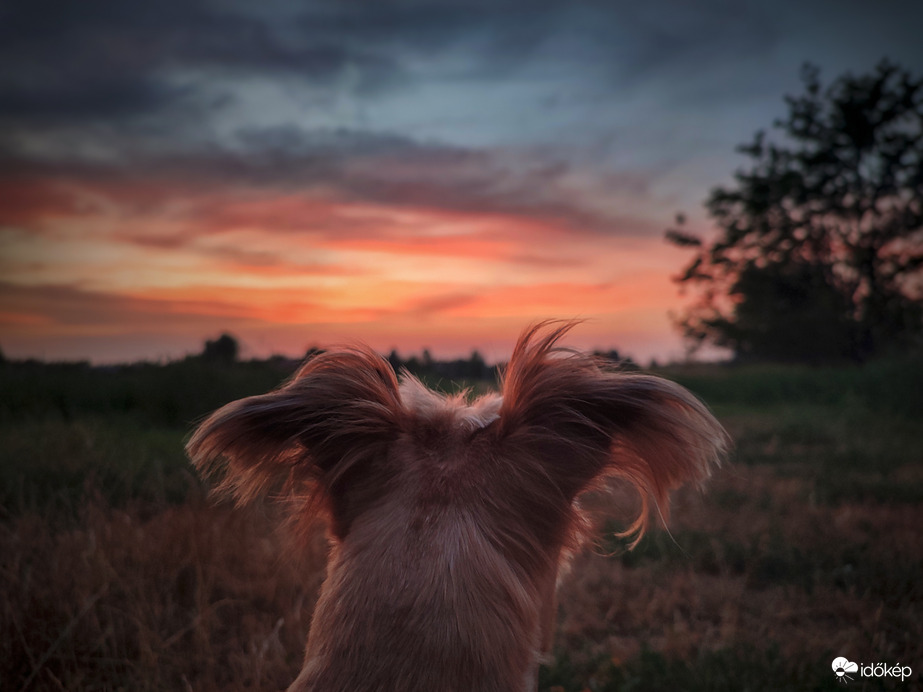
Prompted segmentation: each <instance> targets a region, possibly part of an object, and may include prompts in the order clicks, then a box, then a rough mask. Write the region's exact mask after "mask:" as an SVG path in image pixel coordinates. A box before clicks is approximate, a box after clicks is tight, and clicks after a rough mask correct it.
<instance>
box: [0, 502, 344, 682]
mask: <svg viewBox="0 0 923 692" xmlns="http://www.w3.org/2000/svg"><path fill="white" fill-rule="evenodd" d="M275 524H276V521H275V519H274V518H272V517H270V516H267V515H266V514H265V513H263V512H260V511H253V510H251V511H237V510H232V509H231V508H229V507H214V506H211V505H209V504H206V503H203V502H195V501H192V502H189V503H187V504H185V505H182V506H178V507H170V508H167V509H165V510H164V511H162V512H160V513H158V514H157V515H156V516H153V517H150V518H147V519H144V518H142V516H139V513H138V512H133V511H131V510H112V509H109V508H106V507H104V506H99V505H98V504H97V503H96V502H91V503H89V504H88V505H87V506H86V507H85V508H84V512H83V516H82V517H81V521H80V523H79V526H78V527H75V528H70V529H67V530H62V531H57V532H56V531H54V530H52V529H50V528H49V527H48V526H47V525H46V524H45V523H43V520H42V518H41V517H39V516H35V515H25V516H22V517H19V518H18V519H16V520H15V521H14V522H12V523H10V524H7V525H5V526H3V527H2V534H0V555H2V556H3V557H2V558H0V561H2V562H0V565H2V573H0V574H2V577H0V578H2V581H3V584H4V590H3V598H2V604H0V606H2V611H0V612H2V617H0V621H2V627H3V635H2V641H3V650H2V651H0V660H2V661H3V663H2V664H0V665H2V669H0V680H2V681H3V684H2V685H0V688H2V689H4V690H6V689H13V690H15V689H21V690H25V689H34V690H39V689H47V690H53V689H57V690H81V689H82V690H90V689H106V690H117V689H125V690H182V689H193V690H264V689H279V688H284V687H285V686H286V685H287V684H288V683H289V682H290V681H291V680H292V679H293V678H294V676H295V674H296V673H297V671H298V669H299V667H300V663H301V651H302V649H303V645H304V638H305V636H306V633H307V630H308V625H309V623H310V616H311V610H312V608H313V603H314V600H315V598H316V593H317V589H318V587H319V585H320V582H321V579H322V577H323V565H324V555H325V549H326V547H325V544H324V541H323V536H322V535H321V534H320V533H318V534H317V536H316V539H314V540H311V541H310V542H309V544H308V545H306V546H302V549H299V550H295V549H294V548H293V545H292V539H291V537H289V536H287V535H285V534H284V533H281V532H279V531H278V530H276V529H274V528H273V527H274V526H275ZM283 556H285V557H283Z"/></svg>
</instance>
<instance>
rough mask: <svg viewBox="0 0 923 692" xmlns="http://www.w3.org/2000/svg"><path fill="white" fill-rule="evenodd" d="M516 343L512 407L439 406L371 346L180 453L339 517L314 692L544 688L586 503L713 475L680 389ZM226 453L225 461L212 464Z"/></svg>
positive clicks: (485, 402) (243, 491)
mask: <svg viewBox="0 0 923 692" xmlns="http://www.w3.org/2000/svg"><path fill="white" fill-rule="evenodd" d="M572 326H573V325H572V323H561V324H553V323H542V324H540V325H537V326H534V327H532V328H530V329H528V330H527V331H526V332H525V333H524V334H523V335H522V337H520V339H519V342H518V344H517V345H516V348H515V351H514V353H513V357H512V359H511V360H510V363H509V366H508V368H507V370H506V373H505V377H504V378H503V383H502V397H501V396H497V395H488V396H485V397H481V398H480V399H478V400H476V401H474V402H473V403H471V404H468V403H466V401H465V399H464V397H463V396H457V397H448V398H447V397H443V396H441V395H438V394H436V393H433V392H431V391H429V390H428V389H426V388H425V387H423V386H422V385H421V384H420V383H419V382H417V381H416V380H414V379H413V378H412V377H410V376H409V375H405V376H404V382H403V383H402V384H398V380H397V378H396V377H395V375H394V372H393V371H392V369H391V367H390V366H389V365H388V363H387V362H386V361H385V360H383V359H382V358H381V357H380V356H378V355H376V354H375V353H373V352H372V351H370V350H368V349H364V348H357V349H346V350H339V351H334V352H328V353H324V354H322V355H320V356H317V357H316V358H314V359H312V360H310V361H309V362H308V363H307V364H305V365H304V366H303V367H302V368H301V370H300V371H299V372H298V373H297V374H296V375H295V377H294V378H293V379H292V381H291V382H289V383H288V384H286V385H285V386H283V387H282V388H280V389H278V390H277V391H274V392H271V393H269V394H264V395H262V396H255V397H250V398H248V399H243V400H241V401H236V402H234V403H232V404H228V405H227V406H225V407H224V408H222V409H221V410H219V411H217V412H216V413H214V414H213V415H212V416H211V417H210V418H209V419H208V420H206V421H205V422H204V423H203V424H202V425H201V426H200V427H199V429H198V430H197V431H196V433H195V435H194V436H193V438H192V439H191V440H190V442H189V445H188V452H189V455H190V457H191V458H192V459H193V461H194V462H195V464H196V465H197V466H198V467H199V468H200V469H201V470H203V471H205V472H209V471H215V470H217V469H219V468H222V469H223V471H224V473H223V476H222V486H223V487H224V488H225V489H227V490H230V491H231V492H232V493H233V494H234V495H235V496H236V497H237V498H238V499H240V500H248V499H250V498H252V497H253V496H255V495H257V494H260V493H262V492H265V491H266V490H267V489H268V488H270V487H273V486H274V485H276V484H278V483H279V482H280V481H281V482H282V483H283V484H284V487H285V490H286V492H288V493H292V494H295V495H298V496H302V495H303V496H310V497H311V499H312V503H311V505H310V506H311V507H312V508H313V510H311V512H309V514H311V513H312V512H313V513H316V512H320V513H323V514H325V515H326V516H327V518H328V519H329V523H330V534H331V544H332V549H331V554H330V559H329V564H328V568H327V580H326V582H325V583H324V586H323V589H322V592H321V595H320V598H319V600H318V603H317V607H316V610H315V614H314V620H313V623H312V626H311V632H310V635H309V637H308V642H307V650H306V652H305V660H304V666H303V669H302V671H301V674H300V675H299V676H298V679H297V680H296V681H295V682H294V683H293V684H292V686H291V687H290V688H289V689H290V690H293V691H300V692H308V691H316V690H317V691H319V690H323V691H324V692H341V691H342V692H346V691H349V692H360V691H362V690H369V691H371V690H376V691H379V692H388V691H394V692H398V691H400V692H414V691H416V690H420V691H423V690H426V691H427V692H432V691H434V690H439V691H446V692H448V691H453V690H457V691H458V692H463V691H464V692H475V691H482V692H510V691H515V690H527V689H530V688H534V685H535V680H536V677H535V676H536V674H537V669H538V660H539V656H540V654H541V653H542V652H543V651H546V650H547V649H548V646H549V645H550V640H551V634H552V627H553V622H554V612H555V605H554V592H555V583H556V579H557V575H558V571H559V569H560V568H561V566H562V564H563V563H564V562H566V559H567V557H568V556H569V555H570V554H571V553H572V552H573V550H575V549H576V548H577V547H578V546H579V543H580V541H581V540H582V538H583V537H584V535H585V526H586V521H585V518H584V517H583V515H582V512H581V510H580V508H579V504H578V498H579V497H580V495H581V493H583V492H585V491H586V490H588V489H590V488H593V487H596V486H598V485H599V484H600V483H601V482H602V481H603V480H605V479H606V478H609V477H613V476H617V477H622V478H625V479H627V480H628V481H630V482H631V483H632V484H634V485H635V487H636V488H637V489H638V491H639V492H640V494H641V497H642V499H643V501H644V507H643V511H642V513H641V514H640V516H639V517H638V520H637V521H636V522H635V524H634V525H633V527H632V528H631V531H632V532H633V533H636V534H637V535H638V536H640V535H641V533H643V531H644V530H645V529H646V527H647V523H648V499H649V498H650V499H652V500H653V501H654V502H655V503H656V505H657V506H658V507H659V508H661V509H662V511H663V512H664V513H665V512H666V509H667V500H668V493H669V491H670V490H671V489H673V488H675V487H677V486H678V485H680V484H682V483H684V482H687V481H696V480H700V479H702V478H704V477H705V476H706V475H707V474H708V473H709V471H710V468H711V466H712V465H713V464H714V463H717V461H718V460H719V459H720V457H721V456H722V454H723V452H724V448H725V443H726V435H725V433H724V431H723V429H722V428H721V426H720V425H719V424H718V422H717V421H716V420H715V419H714V418H713V417H712V415H711V414H710V413H709V412H708V410H707V409H706V408H705V407H704V406H703V405H702V404H701V402H699V401H698V400H697V399H696V398H695V397H693V396H692V395H691V394H690V393H689V392H687V391H686V390H684V389H683V388H682V387H680V386H678V385H676V384H674V383H672V382H668V381H666V380H663V379H660V378H656V377H651V376H648V375H636V374H624V373H611V372H605V371H604V370H603V369H601V368H600V366H599V364H598V363H597V362H596V361H595V360H594V359H593V358H591V357H589V356H586V355H582V354H579V353H576V352H571V351H566V350H564V349H561V348H559V347H557V346H556V343H557V341H558V340H559V339H560V337H561V336H563V335H564V334H565V333H566V332H567V331H568V330H569V329H570V328H571V327H572ZM219 459H224V461H225V464H224V465H223V466H218V465H217V464H216V461H217V460H219Z"/></svg>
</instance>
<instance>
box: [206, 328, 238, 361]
mask: <svg viewBox="0 0 923 692" xmlns="http://www.w3.org/2000/svg"><path fill="white" fill-rule="evenodd" d="M239 352H240V347H239V345H238V343H237V339H235V338H234V337H233V336H231V335H230V334H222V335H221V336H219V337H218V338H217V339H214V340H212V339H208V340H207V341H206V342H205V350H204V351H202V359H203V360H209V361H217V362H223V363H231V362H233V361H235V360H237V354H238V353H239Z"/></svg>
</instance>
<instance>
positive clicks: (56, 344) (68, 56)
mask: <svg viewBox="0 0 923 692" xmlns="http://www.w3.org/2000/svg"><path fill="white" fill-rule="evenodd" d="M50 5H51V6H50V7H45V6H43V7H41V8H38V9H36V8H35V7H33V6H32V5H30V4H28V3H25V2H20V1H19V0H17V1H16V2H14V3H12V5H11V8H10V10H9V11H8V12H7V13H6V15H5V16H4V21H3V23H2V25H0V39H2V40H0V56H2V59H3V64H5V65H16V66H18V67H17V68H16V69H15V70H10V69H7V70H0V349H2V352H3V354H4V355H5V356H6V357H7V358H30V357H37V358H42V359H47V360H84V359H86V360H90V361H92V362H95V363H111V362H127V361H134V360H165V359H174V358H180V357H183V356H185V355H187V354H190V353H196V352H199V351H201V349H202V346H203V343H204V341H205V340H206V339H209V338H215V337H216V336H217V335H219V334H221V333H223V332H228V333H231V334H233V335H235V336H236V337H237V338H238V339H239V341H240V343H241V345H242V348H243V351H242V355H243V357H266V356H269V355H272V354H283V355H288V356H293V357H299V356H301V355H303V354H304V352H305V350H306V349H307V348H309V347H312V346H323V345H325V344H330V343H335V342H343V341H356V340H358V341H363V342H366V343H368V344H369V345H371V346H372V347H374V348H376V349H379V350H381V351H390V350H391V349H397V350H398V351H399V352H400V353H401V354H404V355H409V354H411V353H419V352H420V351H422V349H424V348H427V349H429V350H430V352H431V353H432V354H433V355H435V356H437V357H443V358H445V357H459V356H467V355H469V354H470V353H471V351H472V350H474V349H477V350H478V351H479V352H481V353H482V354H483V355H484V356H485V357H486V358H487V360H488V361H493V362H497V361H501V360H503V359H505V358H507V357H508V356H509V353H510V350H511V348H512V345H513V342H514V340H515V338H516V336H517V334H518V333H519V332H520V331H521V330H522V329H523V328H524V327H525V326H526V325H527V324H529V323H532V322H535V321H537V320H541V319H547V318H562V319H570V318H578V319H583V320H585V322H584V323H583V324H581V325H580V326H579V327H578V328H577V329H576V330H575V331H574V332H573V334H572V335H571V337H570V339H569V343H570V344H572V345H574V346H578V347H582V348H590V349H606V350H608V349H612V348H615V349H618V350H619V351H620V352H621V353H623V354H625V355H628V356H631V357H633V358H635V359H636V360H639V361H641V362H647V361H649V360H650V359H652V358H656V359H657V360H659V361H664V360H672V359H677V358H682V357H683V355H684V348H683V344H682V343H681V340H680V337H679V334H678V332H677V330H676V328H675V327H674V326H673V325H672V323H671V313H676V312H679V311H681V309H682V307H683V304H684V299H683V298H682V297H681V296H680V294H679V291H678V288H677V287H676V285H675V284H674V283H673V282H672V280H671V277H672V276H674V275H676V274H678V273H679V272H680V270H681V268H682V266H683V265H684V264H685V263H686V261H687V260H688V255H687V253H685V252H683V251H682V250H680V249H677V248H674V247H671V246H669V245H668V244H667V243H666V242H665V241H664V239H663V232H664V229H665V228H667V227H668V226H670V225H671V221H672V219H673V217H674V214H675V213H676V212H679V211H683V212H685V213H686V215H687V216H688V218H689V224H688V228H689V230H691V231H694V232H696V231H697V232H701V233H705V234H707V233H709V232H710V231H711V230H712V229H711V226H710V225H709V222H708V220H707V219H706V218H705V217H704V213H703V211H702V208H701V203H702V201H703V200H704V198H705V197H706V196H707V194H708V190H709V189H710V188H711V187H713V186H714V185H717V184H721V183H724V182H727V181H728V180H729V179H730V176H731V174H732V173H733V171H734V169H735V167H736V166H737V165H738V164H739V163H740V162H739V161H738V159H737V157H736V156H735V154H734V147H735V146H736V145H738V144H740V143H741V142H743V141H746V140H749V138H750V137H751V136H752V134H753V133H754V132H755V131H756V130H757V129H759V128H762V127H767V126H768V125H770V124H771V122H772V120H773V118H774V117H776V116H778V115H779V114H780V113H781V112H782V109H783V107H784V102H783V100H782V97H783V95H784V94H785V93H787V92H792V91H794V90H796V89H797V88H798V68H799V66H800V65H801V63H802V62H803V61H805V60H812V61H815V62H817V63H818V64H819V65H820V66H821V67H822V68H823V69H824V74H825V75H826V76H827V77H832V76H833V75H834V74H836V73H837V72H839V71H841V70H844V69H867V68H869V67H870V66H871V65H873V64H874V63H875V62H876V61H877V60H878V59H880V58H881V57H883V55H884V51H887V52H888V55H890V56H891V57H893V58H895V59H897V60H899V61H900V60H903V61H904V62H905V63H906V64H907V66H908V67H909V68H911V69H918V68H919V67H920V60H921V58H920V57H919V54H918V51H916V48H915V46H916V42H917V38H916V36H915V31H914V30H912V29H911V28H910V27H913V26H914V25H915V23H914V22H913V21H908V20H907V19H906V18H903V19H902V18H888V17H886V16H884V15H883V14H882V13H879V14H876V15H874V21H872V20H871V19H870V18H871V17H872V15H871V14H867V13H866V12H865V10H863V8H862V7H859V6H856V7H852V6H850V7H843V8H840V7H839V6H837V15H836V19H835V22H834V24H832V25H830V26H827V28H826V29H825V34H824V37H823V38H820V37H818V35H817V34H816V32H815V31H814V29H812V27H814V26H815V25H816V24H817V22H816V21H815V20H816V19H817V16H816V15H815V14H814V13H815V12H816V11H817V10H814V9H811V8H806V7H804V6H803V3H802V4H798V3H782V4H780V5H778V6H777V7H774V9H772V11H771V12H769V11H767V10H766V9H765V8H763V7H762V6H761V5H760V4H758V3H740V4H737V5H734V6H733V9H732V7H731V6H729V5H726V4H724V3H722V2H718V1H717V0H716V1H715V2H706V3H701V4H699V5H697V6H696V9H695V10H694V11H692V10H686V9H683V7H685V6H681V5H677V4H675V3H672V2H670V1H669V0H662V2H658V3H653V4H651V5H650V6H645V7H636V6H634V5H631V4H628V3H624V4H623V3H600V4H594V3H590V4H586V5H583V4H573V3H564V2H562V3H545V4H541V5H534V4H533V3H525V2H522V1H521V0H512V1H511V2H504V3H497V4H496V5H494V4H487V5H479V4H477V3H474V4H471V3H461V2H455V1H454V0H439V1H438V2H431V3H422V4H419V5H413V4H412V3H411V5H412V6H410V7H408V6H406V5H403V4H401V3H393V2H391V1H390V0H382V2H380V3H375V4H373V5H367V4H364V3H360V4H352V3H329V2H322V1H319V0H318V1H312V2H306V3H303V2H289V1H288V0H273V1H272V2H267V3H265V4H261V5H260V6H259V8H258V7H257V6H255V5H254V6H247V5H246V4H238V5H232V4H228V3H217V4H216V3H204V2H200V1H199V0H192V1H191V2H190V1H188V0H183V2H178V1H175V0H168V1H167V2H164V3H160V4H159V5H158V9H157V15H156V17H155V16H153V15H149V13H147V12H142V11H141V10H140V9H139V10H138V12H137V13H135V12H134V11H132V12H122V11H121V10H119V9H118V8H117V7H115V6H112V7H110V6H108V5H106V6H102V5H101V6H99V7H96V6H95V5H93V6H89V5H88V6H86V7H85V8H82V9H81V10H80V12H78V13H75V12H74V11H72V10H69V9H68V6H67V5H66V4H64V3H62V4H60V6H58V5H57V0H52V2H51V3H50ZM50 9H51V10H54V11H49V10H50ZM921 21H923V18H921ZM825 26H826V25H825ZM860 39H861V40H860Z"/></svg>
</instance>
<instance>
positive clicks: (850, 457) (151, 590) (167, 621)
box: [0, 359, 923, 692]
mask: <svg viewBox="0 0 923 692" xmlns="http://www.w3.org/2000/svg"><path fill="white" fill-rule="evenodd" d="M292 367H293V365H292V364H291V363H289V362H287V361H285V360H283V359H275V360H270V361H261V362H243V363H224V364H222V363H209V362H204V361H202V360H200V359H188V360H186V361H182V362H177V363H170V364H165V365H151V364H148V365H144V364H139V365H132V366H124V367H114V368H91V367H89V366H86V365H83V364H42V363H9V362H8V363H0V392H2V394H0V587H2V590H0V690H138V691H144V690H204V691H209V690H270V689H283V688H284V687H285V686H286V685H287V684H288V683H289V682H290V681H291V680H292V679H293V678H294V677H295V675H296V673H297V671H298V669H299V667H300V663H301V656H302V652H303V647H304V640H305V636H306V633H307V631H308V627H309V624H310V620H311V612H312V608H313V604H314V600H315V597H316V594H317V590H318V587H319V585H320V583H321V581H322V579H323V571H324V562H325V552H326V543H325V539H324V535H323V527H322V526H318V527H317V529H316V531H314V532H313V534H310V535H309V536H308V537H307V538H305V537H301V538H296V537H295V536H294V535H293V534H292V533H290V532H287V531H286V530H285V529H284V528H283V529H279V528H277V527H278V524H279V515H280V514H281V509H280V507H279V506H277V505H275V504H273V503H270V502H267V503H263V504H258V505H255V506H251V507H248V508H245V509H235V508H233V507H231V506H229V505H227V504H225V503H222V502H219V501H216V500H215V499H214V498H212V497H210V496H209V495H208V492H207V488H206V487H205V486H204V485H203V483H202V482H201V481H200V480H199V479H198V478H197V477H196V476H195V475H194V473H193V472H192V470H191V468H190V466H189V465H188V462H187V460H186V458H185V455H184V453H183V443H184V440H185V439H186V437H187V436H188V434H189V432H190V431H191V429H192V427H193V426H194V423H195V421H196V420H198V419H200V418H201V417H202V416H203V415H204V414H206V413H207V412H209V411H210V410H212V409H214V408H217V407H218V406H220V405H222V404H223V403H226V402H227V401H230V400H232V399H234V398H237V397H241V396H245V395H249V394H255V393H261V392H264V391H266V390H268V389H270V388H272V387H274V386H275V385H277V384H278V383H279V382H281V381H282V380H284V379H285V378H286V377H288V376H289V375H290V373H291V368H292ZM660 374H662V375H664V376H666V377H669V378H671V379H674V380H676V381H678V382H680V383H682V384H684V385H686V386H687V387H689V388H690V389H692V390H693V391H694V392H696V393H697V394H698V395H699V396H700V397H702V398H703V399H704V400H705V401H706V402H707V403H708V404H709V405H710V406H711V407H712V409H713V410H714V411H715V413H716V415H717V416H718V417H719V419H721V421H722V422H723V423H724V424H725V426H726V427H727V428H728V430H729V432H730V433H731V435H732V437H733V438H734V441H735V450H734V453H733V456H732V458H731V459H730V460H729V463H727V464H726V465H725V466H724V467H723V468H721V469H720V470H719V471H717V472H716V473H715V475H714V476H713V477H712V478H711V479H710V480H709V482H708V483H707V485H706V487H705V489H704V491H699V490H697V489H691V488H690V489H683V490H681V491H679V492H677V493H676V494H675V496H674V505H673V511H672V515H671V518H670V523H669V532H667V531H665V530H663V529H658V530H655V531H652V532H651V533H650V534H649V535H648V536H647V537H645V539H644V540H643V541H642V542H641V544H640V545H639V546H638V547H637V548H636V549H635V550H634V551H628V550H627V549H626V545H625V542H624V541H622V540H618V539H616V538H614V537H613V535H614V533H615V532H616V531H617V530H618V529H619V528H620V527H622V526H624V525H625V522H626V520H627V518H628V516H629V515H630V512H631V510H632V509H633V506H634V505H633V502H634V501H633V499H632V498H631V497H630V495H627V494H626V493H625V492H624V491H623V490H622V489H621V488H618V487H616V488H613V490H612V492H611V493H609V494H607V495H606V496H602V495H597V496H594V497H591V498H588V500H587V501H588V503H590V504H591V505H592V506H593V507H594V508H595V509H596V510H597V513H598V514H599V516H600V522H601V524H602V526H603V528H605V529H606V532H605V534H604V537H603V538H601V539H600V540H599V541H598V542H597V544H596V545H594V546H591V547H590V549H588V550H587V551H585V552H584V553H582V554H581V555H579V556H578V557H577V558H576V559H575V561H574V563H573V565H572V567H571V569H570V571H569V573H568V575H567V577H566V579H565V580H564V581H563V583H562V585H561V589H560V594H559V602H560V609H559V614H558V628H557V634H556V638H555V644H554V652H553V656H552V658H551V660H549V662H548V664H547V665H546V666H544V667H543V668H542V670H541V676H540V689H541V690H543V691H545V692H582V691H583V690H591V691H593V692H628V691H632V692H642V691H647V690H651V691H653V690H667V689H675V690H703V691H704V690H717V691H722V690H728V691H731V690H734V691H735V692H740V691H742V690H750V691H757V690H780V689H783V690H784V689H791V690H828V689H829V690H833V689H840V688H841V687H842V686H841V685H840V684H838V683H839V681H838V680H837V678H836V676H835V674H834V672H833V670H832V668H831V661H832V660H833V659H834V658H836V657H838V656H844V657H846V658H848V659H849V660H851V661H855V662H859V663H886V664H888V665H890V666H894V665H897V664H901V665H909V666H911V667H912V669H913V673H912V677H911V679H910V680H906V681H903V682H901V681H900V680H895V679H894V678H891V677H879V678H860V677H858V676H854V677H855V679H854V680H853V681H852V682H850V683H849V685H848V687H847V689H872V690H877V689H915V688H916V689H919V687H920V679H921V672H923V671H921V668H923V618H921V615H923V612H921V611H923V609H921V603H923V540H921V538H920V534H921V526H923V425H921V421H923V360H921V359H904V360H890V361H881V362H875V363H870V364H867V365H865V366H862V367H857V366H829V367H818V368H807V367H795V366H769V365H763V366H760V365H751V366H727V365H695V366H672V367H666V368H663V369H661V370H660ZM438 384H443V385H445V386H452V385H451V383H446V382H444V381H443V382H441V383H438ZM478 386H486V385H485V384H484V383H479V385H478Z"/></svg>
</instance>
